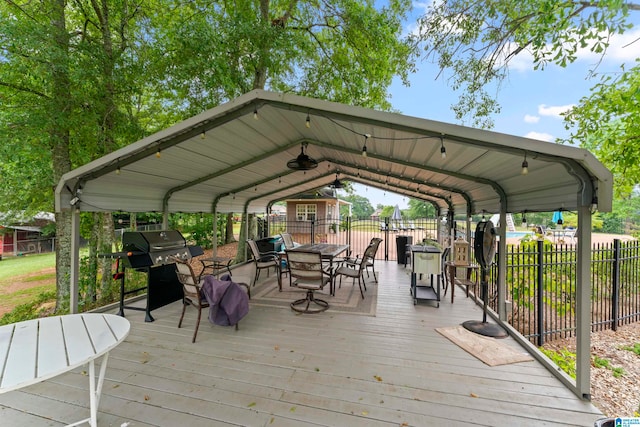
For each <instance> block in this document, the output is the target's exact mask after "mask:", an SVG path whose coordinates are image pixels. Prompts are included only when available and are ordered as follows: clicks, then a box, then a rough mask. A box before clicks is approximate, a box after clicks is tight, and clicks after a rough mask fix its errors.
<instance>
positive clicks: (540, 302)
mask: <svg viewBox="0 0 640 427" xmlns="http://www.w3.org/2000/svg"><path fill="white" fill-rule="evenodd" d="M543 257H544V240H538V274H537V280H536V299H537V308H538V310H537V311H538V313H537V317H538V318H537V320H538V322H537V329H538V347H541V346H542V345H543V344H544V286H543V282H544V259H543Z"/></svg>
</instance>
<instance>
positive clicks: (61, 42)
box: [45, 0, 72, 312]
mask: <svg viewBox="0 0 640 427" xmlns="http://www.w3.org/2000/svg"><path fill="white" fill-rule="evenodd" d="M65 3H66V1H65V0H52V1H50V2H47V3H45V4H46V6H49V8H50V15H49V16H50V17H51V31H52V33H53V34H52V36H53V37H52V39H53V43H52V44H51V45H50V49H51V50H52V51H53V55H52V57H53V58H55V60H52V61H51V62H50V64H49V66H50V70H51V71H50V73H51V98H50V99H51V102H50V111H51V114H50V117H51V120H50V122H49V123H50V125H49V129H50V130H49V140H50V146H51V150H52V153H53V156H52V157H53V180H54V185H55V184H57V183H58V181H59V180H60V178H61V177H62V175H63V174H65V173H67V172H69V171H70V170H71V158H70V156H69V116H70V112H71V107H70V105H69V104H70V103H71V93H70V89H69V88H70V81H69V37H68V34H67V28H66V24H65ZM62 208H63V209H65V208H68V209H72V207H71V206H68V207H62ZM71 217H72V215H71V211H70V210H63V211H62V212H60V213H56V236H57V238H58V245H57V246H56V297H57V299H56V312H59V311H63V310H66V309H68V308H69V290H70V283H69V278H70V276H71V238H72V236H71Z"/></svg>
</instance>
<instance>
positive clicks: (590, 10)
mask: <svg viewBox="0 0 640 427" xmlns="http://www.w3.org/2000/svg"><path fill="white" fill-rule="evenodd" d="M638 10H640V5H638V4H634V3H625V2H622V1H620V0H603V1H598V2H582V1H567V0H564V1H557V0H542V1H541V0H522V1H503V0H488V1H477V0H449V1H442V2H433V3H431V5H430V7H429V9H428V11H427V13H426V14H425V15H424V16H423V17H422V18H421V19H420V22H419V32H418V35H417V42H419V43H422V44H423V47H424V49H425V52H426V56H427V58H430V59H432V60H433V61H435V62H437V64H438V66H439V67H440V69H441V74H445V72H446V71H450V73H451V74H450V76H449V77H448V78H449V81H450V84H451V86H452V87H453V88H454V89H455V90H459V91H460V92H461V93H462V94H461V95H460V97H459V101H458V103H457V104H456V105H454V106H453V109H454V111H455V114H456V117H457V118H458V119H459V120H464V119H465V118H466V119H467V120H470V121H471V124H473V125H475V126H482V127H491V126H492V125H493V123H492V120H491V114H493V113H496V112H499V111H500V106H499V103H498V102H497V99H496V98H497V95H496V93H495V92H492V91H496V90H498V89H499V87H500V85H501V83H502V82H503V80H504V79H505V78H507V76H508V70H509V64H510V63H511V61H513V60H514V58H516V57H517V56H518V55H522V54H523V53H525V52H526V53H528V54H530V55H531V57H532V61H533V68H535V69H544V67H545V66H546V65H547V64H550V63H553V64H557V65H559V66H562V67H564V66H566V65H567V64H569V63H571V62H573V61H575V60H576V58H577V53H578V50H579V49H583V48H588V49H590V50H591V51H592V52H594V53H596V54H600V55H604V54H605V53H606V49H607V47H608V46H609V38H610V35H612V34H619V33H622V32H624V31H625V30H627V29H629V28H630V26H631V25H630V24H629V23H628V17H629V11H638Z"/></svg>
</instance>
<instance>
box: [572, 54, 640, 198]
mask: <svg viewBox="0 0 640 427" xmlns="http://www.w3.org/2000/svg"><path fill="white" fill-rule="evenodd" d="M565 119H566V122H567V128H571V129H574V130H573V132H572V134H571V135H570V137H569V138H568V139H566V140H565V141H563V142H567V143H579V144H580V145H581V146H582V147H584V148H586V149H588V150H589V151H591V152H592V153H594V154H595V155H596V156H597V157H598V158H599V159H600V161H602V162H603V163H604V164H605V165H607V167H609V169H611V171H612V172H613V174H614V180H615V186H614V189H615V190H616V193H617V196H619V197H624V198H626V197H628V196H630V195H631V192H632V190H633V188H634V186H636V185H637V184H638V183H640V60H637V61H636V65H635V66H634V67H632V68H630V69H628V70H627V69H625V67H624V66H623V67H622V68H621V72H620V73H619V74H615V75H609V74H608V75H604V76H603V77H602V79H601V81H600V82H599V83H598V84H597V85H596V86H594V87H593V88H592V89H591V94H590V95H589V96H585V97H584V98H582V99H581V100H580V104H579V105H578V106H576V107H574V108H573V109H572V110H570V111H569V112H568V113H567V114H566V115H565Z"/></svg>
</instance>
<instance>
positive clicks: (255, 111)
mask: <svg viewBox="0 0 640 427" xmlns="http://www.w3.org/2000/svg"><path fill="white" fill-rule="evenodd" d="M253 118H254V120H258V109H257V108H255V107H254V109H253Z"/></svg>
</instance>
